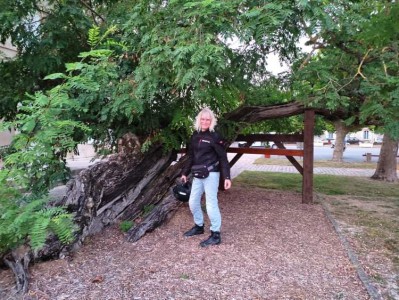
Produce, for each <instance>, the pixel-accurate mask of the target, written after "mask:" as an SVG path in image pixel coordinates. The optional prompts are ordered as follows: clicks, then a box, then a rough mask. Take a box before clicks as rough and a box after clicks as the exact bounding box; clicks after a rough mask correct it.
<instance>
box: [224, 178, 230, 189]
mask: <svg viewBox="0 0 399 300" xmlns="http://www.w3.org/2000/svg"><path fill="white" fill-rule="evenodd" d="M229 188H231V180H230V179H225V180H224V189H225V190H228V189H229Z"/></svg>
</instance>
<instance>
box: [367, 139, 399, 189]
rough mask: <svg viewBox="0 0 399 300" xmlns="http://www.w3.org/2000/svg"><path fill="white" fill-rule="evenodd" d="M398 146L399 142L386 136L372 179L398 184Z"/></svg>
mask: <svg viewBox="0 0 399 300" xmlns="http://www.w3.org/2000/svg"><path fill="white" fill-rule="evenodd" d="M398 144H399V141H398V140H394V139H392V138H391V137H390V136H389V135H388V134H384V138H383V140H382V145H381V150H380V156H379V159H378V163H377V168H376V170H375V173H374V175H373V176H371V178H372V179H376V180H384V181H388V182H398V174H397V157H396V156H397V155H398Z"/></svg>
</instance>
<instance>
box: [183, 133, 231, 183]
mask: <svg viewBox="0 0 399 300" xmlns="http://www.w3.org/2000/svg"><path fill="white" fill-rule="evenodd" d="M224 144H225V141H224V140H223V139H222V137H221V136H220V135H219V134H218V133H217V132H210V131H209V130H207V131H200V132H198V131H195V132H194V133H193V135H192V136H191V140H190V144H189V145H188V152H187V154H188V156H189V163H188V164H187V167H186V168H185V169H183V170H182V174H183V175H186V176H187V175H188V174H189V173H190V170H191V167H192V166H193V165H207V166H210V165H212V164H215V163H216V162H219V165H218V167H217V168H216V169H215V170H214V171H219V170H220V169H221V172H222V176H223V178H224V179H230V166H229V162H228V160H227V153H226V151H225V148H224Z"/></svg>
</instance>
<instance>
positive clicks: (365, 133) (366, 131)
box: [363, 130, 369, 140]
mask: <svg viewBox="0 0 399 300" xmlns="http://www.w3.org/2000/svg"><path fill="white" fill-rule="evenodd" d="M363 139H364V140H368V139H369V131H368V130H365V131H363Z"/></svg>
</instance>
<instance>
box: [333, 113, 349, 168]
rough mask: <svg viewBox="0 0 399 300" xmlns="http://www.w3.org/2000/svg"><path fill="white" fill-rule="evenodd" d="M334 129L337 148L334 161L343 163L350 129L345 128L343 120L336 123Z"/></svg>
mask: <svg viewBox="0 0 399 300" xmlns="http://www.w3.org/2000/svg"><path fill="white" fill-rule="evenodd" d="M333 123H334V127H335V132H336V139H335V146H334V152H333V157H332V161H337V162H342V160H343V155H344V151H345V147H346V145H345V136H346V135H347V134H348V132H349V129H348V128H347V127H346V126H345V124H344V122H343V121H341V120H337V121H334V122H333Z"/></svg>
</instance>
